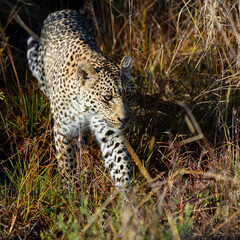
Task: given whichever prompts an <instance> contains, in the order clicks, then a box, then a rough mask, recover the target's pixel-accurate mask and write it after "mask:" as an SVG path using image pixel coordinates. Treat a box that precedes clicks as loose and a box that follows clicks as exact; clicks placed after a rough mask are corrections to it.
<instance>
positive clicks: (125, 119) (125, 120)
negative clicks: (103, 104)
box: [118, 117, 130, 124]
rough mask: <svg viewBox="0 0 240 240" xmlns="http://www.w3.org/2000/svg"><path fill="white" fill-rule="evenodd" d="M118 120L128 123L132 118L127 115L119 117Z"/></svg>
mask: <svg viewBox="0 0 240 240" xmlns="http://www.w3.org/2000/svg"><path fill="white" fill-rule="evenodd" d="M118 120H119V121H120V122H122V123H124V124H125V123H127V122H128V121H129V120H130V117H126V118H118Z"/></svg>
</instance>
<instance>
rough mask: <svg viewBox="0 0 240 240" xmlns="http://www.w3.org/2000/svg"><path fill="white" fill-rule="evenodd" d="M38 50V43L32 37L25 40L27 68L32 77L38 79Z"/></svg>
mask: <svg viewBox="0 0 240 240" xmlns="http://www.w3.org/2000/svg"><path fill="white" fill-rule="evenodd" d="M38 48H39V42H38V41H37V40H35V39H34V38H33V37H29V38H28V40H27V59H28V65H29V68H30V70H31V72H32V74H33V76H34V77H36V78H37V79H39V68H38Z"/></svg>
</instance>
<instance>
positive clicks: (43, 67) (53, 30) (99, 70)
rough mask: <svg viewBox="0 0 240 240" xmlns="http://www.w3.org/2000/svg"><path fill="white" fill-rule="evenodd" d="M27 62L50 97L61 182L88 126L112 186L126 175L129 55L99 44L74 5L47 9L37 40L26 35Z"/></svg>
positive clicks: (126, 179)
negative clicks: (113, 54) (116, 56)
mask: <svg viewBox="0 0 240 240" xmlns="http://www.w3.org/2000/svg"><path fill="white" fill-rule="evenodd" d="M27 57H28V63H29V68H30V70H31V72H32V74H33V75H34V76H35V77H36V78H37V79H38V84H39V87H40V89H41V90H42V91H43V92H44V93H45V94H46V96H47V97H48V99H49V100H50V105H51V112H52V115H53V118H54V138H55V145H56V150H57V153H58V166H59V170H60V173H61V175H62V176H63V181H64V182H69V179H70V177H71V176H72V174H76V172H77V161H76V158H77V154H76V152H79V149H80V140H81V136H82V133H83V132H84V131H85V130H86V129H87V128H90V129H91V131H92V132H93V133H94V135H95V137H96V140H97V141H98V142H99V144H100V148H101V151H102V156H103V159H104V161H105V165H106V167H107V168H109V169H110V174H111V177H112V179H113V180H114V182H115V185H116V186H118V187H122V186H125V185H126V184H127V183H129V182H130V181H131V179H132V166H131V162H130V156H129V153H128V151H127V149H126V146H125V143H124V135H123V129H124V127H125V125H126V123H127V122H128V121H129V119H130V110H129V104H130V102H131V98H132V89H131V75H130V68H131V59H130V58H129V57H124V58H123V59H122V61H121V63H120V64H119V65H117V64H115V63H113V62H112V61H110V60H109V58H108V57H107V56H106V55H105V54H104V53H103V52H101V51H100V50H99V48H98V46H97V44H96V41H95V39H94V37H93V31H92V28H91V26H90V25H89V23H88V22H87V20H86V19H85V18H84V17H83V16H82V15H81V14H80V13H78V12H77V11H72V10H63V11H58V12H54V13H51V14H50V15H49V16H48V17H47V18H46V20H45V21H44V24H43V27H42V31H41V37H40V43H38V42H37V41H36V40H34V39H33V38H32V37H30V38H29V39H28V52H27Z"/></svg>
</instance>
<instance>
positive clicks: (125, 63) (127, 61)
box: [120, 56, 132, 75]
mask: <svg viewBox="0 0 240 240" xmlns="http://www.w3.org/2000/svg"><path fill="white" fill-rule="evenodd" d="M131 67H132V59H131V58H130V57H128V56H125V57H123V59H122V61H121V63H120V69H121V70H122V71H123V72H124V73H125V74H127V75H130V71H131Z"/></svg>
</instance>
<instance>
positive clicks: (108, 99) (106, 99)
mask: <svg viewBox="0 0 240 240" xmlns="http://www.w3.org/2000/svg"><path fill="white" fill-rule="evenodd" d="M103 98H104V100H105V101H107V102H109V101H111V100H112V98H113V97H112V95H105V96H103Z"/></svg>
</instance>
